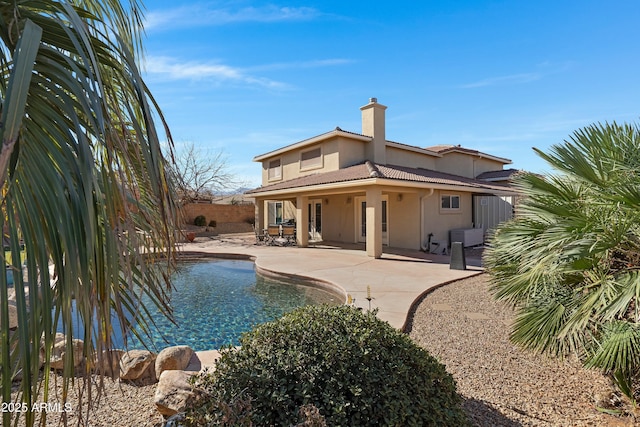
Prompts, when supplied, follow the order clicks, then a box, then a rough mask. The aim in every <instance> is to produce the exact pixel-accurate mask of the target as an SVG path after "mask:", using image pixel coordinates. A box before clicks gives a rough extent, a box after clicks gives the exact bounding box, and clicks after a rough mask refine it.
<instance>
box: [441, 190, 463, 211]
mask: <svg viewBox="0 0 640 427" xmlns="http://www.w3.org/2000/svg"><path fill="white" fill-rule="evenodd" d="M440 208H441V209H442V210H459V209H460V196H459V195H457V194H443V195H441V196H440Z"/></svg>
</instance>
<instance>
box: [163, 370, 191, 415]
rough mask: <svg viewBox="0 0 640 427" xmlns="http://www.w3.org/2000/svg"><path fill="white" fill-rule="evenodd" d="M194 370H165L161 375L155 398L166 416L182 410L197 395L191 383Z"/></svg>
mask: <svg viewBox="0 0 640 427" xmlns="http://www.w3.org/2000/svg"><path fill="white" fill-rule="evenodd" d="M193 374H194V372H185V371H175V370H171V371H164V372H162V374H161V375H160V379H159V381H158V386H157V387H156V394H155V397H154V399H153V401H154V403H155V404H156V408H158V412H160V413H161V414H162V415H164V416H165V417H170V416H172V415H175V414H177V413H178V412H182V411H184V410H185V408H186V407H187V404H188V403H189V402H190V400H191V399H193V398H194V397H195V396H196V392H195V390H194V389H193V387H192V386H191V384H190V383H189V378H190V377H191V375H193Z"/></svg>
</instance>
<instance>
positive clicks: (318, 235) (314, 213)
mask: <svg viewBox="0 0 640 427" xmlns="http://www.w3.org/2000/svg"><path fill="white" fill-rule="evenodd" d="M308 219H309V240H322V200H321V199H318V200H309V218H308Z"/></svg>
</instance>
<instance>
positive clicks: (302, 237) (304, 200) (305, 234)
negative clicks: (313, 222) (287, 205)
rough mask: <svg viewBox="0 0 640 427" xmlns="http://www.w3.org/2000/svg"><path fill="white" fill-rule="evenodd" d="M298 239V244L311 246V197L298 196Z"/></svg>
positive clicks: (302, 246)
mask: <svg viewBox="0 0 640 427" xmlns="http://www.w3.org/2000/svg"><path fill="white" fill-rule="evenodd" d="M296 240H297V242H298V246H300V247H301V248H306V247H307V246H309V197H307V196H297V197H296Z"/></svg>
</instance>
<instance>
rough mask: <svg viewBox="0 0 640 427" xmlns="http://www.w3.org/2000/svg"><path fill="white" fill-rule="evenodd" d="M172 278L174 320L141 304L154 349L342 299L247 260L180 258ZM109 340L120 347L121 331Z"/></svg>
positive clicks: (219, 336)
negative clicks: (151, 322)
mask: <svg viewBox="0 0 640 427" xmlns="http://www.w3.org/2000/svg"><path fill="white" fill-rule="evenodd" d="M172 281H173V285H174V287H175V291H174V292H173V293H172V295H171V307H172V308H173V314H174V319H175V321H176V323H177V325H176V324H173V323H171V322H170V321H169V320H167V319H166V318H165V317H164V316H162V314H160V312H159V311H158V310H157V309H155V307H154V306H153V305H152V304H147V307H148V308H149V310H150V312H151V313H152V315H153V318H154V319H155V320H156V327H155V328H153V327H152V331H151V337H150V338H151V339H149V338H144V339H145V341H146V343H147V345H148V346H149V349H151V350H154V351H159V350H161V349H163V348H165V347H168V346H173V345H188V346H190V347H191V348H192V349H193V350H196V351H199V350H211V349H218V348H220V347H222V346H224V345H229V344H230V345H238V344H239V338H240V335H241V334H242V333H243V332H246V331H249V330H251V329H252V328H253V326H255V325H257V324H260V323H264V322H268V321H271V320H274V319H276V318H278V317H280V316H282V315H283V314H284V313H286V312H289V311H291V310H293V309H294V308H297V307H301V306H304V305H310V304H334V305H337V304H342V303H343V301H342V300H341V298H340V297H339V296H338V295H337V294H334V293H330V292H328V291H325V290H322V289H319V288H317V287H313V286H306V285H303V284H296V283H282V282H278V281H275V280H270V279H266V278H264V277H262V276H260V275H258V274H256V271H255V264H254V263H253V261H247V260H235V259H216V258H207V259H206V260H197V261H181V262H180V263H179V266H178V271H177V272H176V273H175V274H174V275H173V277H172ZM143 301H144V298H143ZM145 302H147V301H145ZM74 326H76V325H74ZM164 339H166V340H167V341H165V340H164ZM127 344H128V346H127V348H128V349H144V348H145V347H144V345H143V344H142V342H140V341H139V340H138V339H137V338H136V337H135V336H130V337H128V340H127ZM114 346H115V347H116V348H123V347H124V345H123V339H122V337H121V336H116V337H115V340H114Z"/></svg>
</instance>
